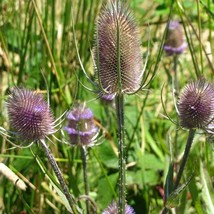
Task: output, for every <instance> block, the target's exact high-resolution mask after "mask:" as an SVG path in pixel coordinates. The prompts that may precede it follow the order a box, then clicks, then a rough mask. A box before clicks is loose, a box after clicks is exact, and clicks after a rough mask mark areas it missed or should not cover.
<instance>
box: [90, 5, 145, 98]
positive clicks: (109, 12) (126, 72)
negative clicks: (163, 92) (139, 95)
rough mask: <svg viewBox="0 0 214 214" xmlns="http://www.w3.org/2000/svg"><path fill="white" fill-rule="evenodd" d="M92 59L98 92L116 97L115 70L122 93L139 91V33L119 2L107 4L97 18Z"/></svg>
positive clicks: (117, 84)
mask: <svg viewBox="0 0 214 214" xmlns="http://www.w3.org/2000/svg"><path fill="white" fill-rule="evenodd" d="M118 31H119V32H118ZM118 35H119V40H120V41H119V44H118ZM118 47H119V49H120V50H119V53H120V60H118V53H117V51H118ZM94 58H95V64H96V67H95V69H96V70H97V72H99V78H100V82H101V85H102V88H104V89H105V91H106V92H107V94H118V92H119V90H120V88H119V74H118V66H120V78H121V90H122V93H134V92H135V91H136V90H137V89H138V88H139V87H140V84H141V77H142V72H141V48H140V39H139V33H138V31H137V27H136V25H135V21H134V18H133V16H132V15H131V13H130V11H129V9H128V8H127V7H126V6H125V5H123V4H122V3H121V2H119V1H118V2H117V1H110V3H107V5H106V6H105V7H104V9H103V10H102V12H101V14H100V16H99V19H98V24H97V29H96V38H95V47H94ZM118 61H120V65H118Z"/></svg>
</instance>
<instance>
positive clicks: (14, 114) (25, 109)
mask: <svg viewBox="0 0 214 214" xmlns="http://www.w3.org/2000/svg"><path fill="white" fill-rule="evenodd" d="M7 109H8V115H9V121H10V125H11V127H12V129H14V131H15V132H16V134H17V136H18V138H20V139H22V140H26V141H34V140H40V139H44V138H45V137H46V136H47V135H49V134H51V133H53V131H54V128H53V116H52V113H51V110H50V108H49V106H48V104H47V103H46V101H45V100H44V99H43V97H42V95H41V94H38V93H36V92H33V91H30V90H26V89H21V88H14V89H13V90H12V93H11V94H10V96H9V98H8V100H7Z"/></svg>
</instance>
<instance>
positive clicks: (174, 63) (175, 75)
mask: <svg viewBox="0 0 214 214" xmlns="http://www.w3.org/2000/svg"><path fill="white" fill-rule="evenodd" d="M177 65H178V55H174V57H173V70H174V90H175V92H174V94H175V97H176V98H177V97H178V74H177Z"/></svg>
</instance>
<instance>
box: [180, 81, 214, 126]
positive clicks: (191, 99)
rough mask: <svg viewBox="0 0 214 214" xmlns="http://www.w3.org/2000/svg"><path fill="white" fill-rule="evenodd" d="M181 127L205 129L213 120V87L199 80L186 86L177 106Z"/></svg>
mask: <svg viewBox="0 0 214 214" xmlns="http://www.w3.org/2000/svg"><path fill="white" fill-rule="evenodd" d="M178 110H179V117H180V123H181V126H183V127H184V128H187V129H192V128H202V129H206V128H207V127H208V125H209V123H210V122H211V121H212V120H213V118H214V86H213V85H211V84H209V83H206V82H205V81H204V80H199V81H196V82H192V83H190V84H188V85H187V86H186V87H185V88H184V90H183V92H182V94H181V97H180V101H179V104H178Z"/></svg>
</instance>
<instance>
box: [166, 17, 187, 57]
mask: <svg viewBox="0 0 214 214" xmlns="http://www.w3.org/2000/svg"><path fill="white" fill-rule="evenodd" d="M186 48H187V43H186V42H185V40H184V38H183V31H182V26H181V25H180V24H179V22H178V21H170V22H169V29H168V34H167V37H166V42H165V44H164V50H165V51H166V53H167V54H168V55H173V54H181V53H183V52H184V50H185V49H186Z"/></svg>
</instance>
